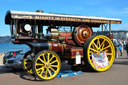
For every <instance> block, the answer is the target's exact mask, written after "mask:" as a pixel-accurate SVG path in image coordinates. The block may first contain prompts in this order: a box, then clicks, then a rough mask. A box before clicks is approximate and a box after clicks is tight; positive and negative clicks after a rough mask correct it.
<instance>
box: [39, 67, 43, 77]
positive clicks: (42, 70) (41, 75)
mask: <svg viewBox="0 0 128 85" xmlns="http://www.w3.org/2000/svg"><path fill="white" fill-rule="evenodd" d="M43 72H44V68H42V71H41V73H40V75H41V76H42V74H43Z"/></svg>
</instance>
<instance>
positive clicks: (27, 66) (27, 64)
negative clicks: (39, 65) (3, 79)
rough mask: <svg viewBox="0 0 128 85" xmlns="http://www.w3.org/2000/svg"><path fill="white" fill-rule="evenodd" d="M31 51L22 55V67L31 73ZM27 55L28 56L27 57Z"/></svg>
mask: <svg viewBox="0 0 128 85" xmlns="http://www.w3.org/2000/svg"><path fill="white" fill-rule="evenodd" d="M31 54H32V53H28V55H27V56H25V57H24V69H25V70H26V71H27V72H28V73H30V74H33V71H32V58H33V57H32V55H31ZM28 57H29V58H28Z"/></svg>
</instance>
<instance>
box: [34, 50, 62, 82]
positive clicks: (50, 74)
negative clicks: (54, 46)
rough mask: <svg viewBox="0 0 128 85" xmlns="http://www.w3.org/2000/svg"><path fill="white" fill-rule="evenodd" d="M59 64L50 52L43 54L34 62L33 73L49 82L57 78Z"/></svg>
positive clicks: (57, 58) (56, 57)
mask: <svg viewBox="0 0 128 85" xmlns="http://www.w3.org/2000/svg"><path fill="white" fill-rule="evenodd" d="M60 66H61V62H60V59H59V57H58V56H57V55H56V54H55V53H53V52H51V51H46V52H43V53H42V54H41V55H39V56H38V58H37V59H36V61H35V72H36V74H37V75H38V77H39V78H41V79H43V80H50V79H53V78H55V77H56V76H57V74H58V73H59V71H60Z"/></svg>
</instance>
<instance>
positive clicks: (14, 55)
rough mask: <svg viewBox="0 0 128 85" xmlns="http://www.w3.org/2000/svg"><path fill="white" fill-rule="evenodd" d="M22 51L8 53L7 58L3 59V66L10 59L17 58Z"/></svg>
mask: <svg viewBox="0 0 128 85" xmlns="http://www.w3.org/2000/svg"><path fill="white" fill-rule="evenodd" d="M21 51H22V50H18V51H9V52H6V53H5V56H4V57H3V64H5V63H6V62H7V60H8V59H9V58H15V57H16V55H17V54H19V53H20V52H21Z"/></svg>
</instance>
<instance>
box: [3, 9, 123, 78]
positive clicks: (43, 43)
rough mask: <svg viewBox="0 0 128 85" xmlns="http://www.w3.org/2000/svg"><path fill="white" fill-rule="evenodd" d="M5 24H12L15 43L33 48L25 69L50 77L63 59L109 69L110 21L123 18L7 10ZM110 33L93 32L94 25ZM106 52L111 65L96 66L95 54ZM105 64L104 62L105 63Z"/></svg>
mask: <svg viewBox="0 0 128 85" xmlns="http://www.w3.org/2000/svg"><path fill="white" fill-rule="evenodd" d="M5 23H6V24H9V25H10V30H11V37H12V42H13V43H15V44H27V45H28V46H29V47H30V48H31V51H30V52H27V53H26V54H25V56H24V60H23V62H24V65H23V67H24V69H25V70H26V71H27V72H28V73H30V74H34V75H35V76H37V77H39V78H41V79H43V80H50V79H53V78H55V77H56V76H57V74H58V73H59V71H60V69H61V61H63V60H67V61H68V62H69V64H71V65H74V64H82V62H84V63H83V64H84V65H83V68H84V69H88V70H90V71H98V72H100V71H106V70H108V69H109V68H110V67H111V66H112V64H113V62H114V58H115V50H114V46H113V43H112V41H111V39H109V37H110V35H111V24H121V20H120V19H111V18H104V17H86V16H75V15H64V14H53V13H42V12H41V11H38V12H21V11H8V12H7V14H6V17H5ZM100 26H101V29H102V32H103V31H104V30H107V27H108V26H109V34H108V35H106V36H105V35H93V30H92V27H100ZM103 53H105V56H107V57H106V59H107V61H108V65H106V66H101V67H96V65H98V63H96V62H94V60H95V59H94V58H93V57H94V55H97V56H98V58H101V57H100V55H101V54H103ZM103 65H104V64H103Z"/></svg>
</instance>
